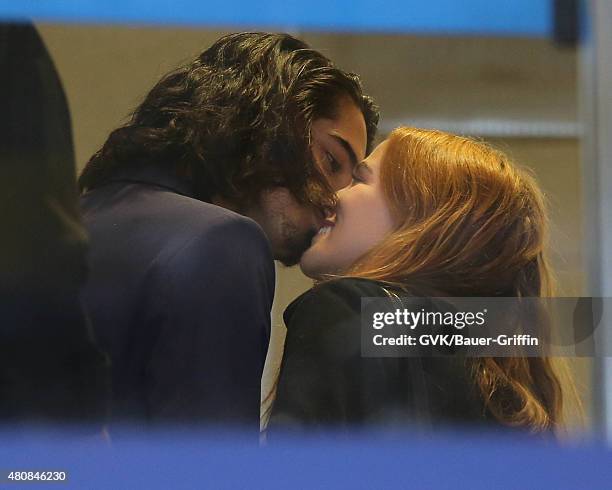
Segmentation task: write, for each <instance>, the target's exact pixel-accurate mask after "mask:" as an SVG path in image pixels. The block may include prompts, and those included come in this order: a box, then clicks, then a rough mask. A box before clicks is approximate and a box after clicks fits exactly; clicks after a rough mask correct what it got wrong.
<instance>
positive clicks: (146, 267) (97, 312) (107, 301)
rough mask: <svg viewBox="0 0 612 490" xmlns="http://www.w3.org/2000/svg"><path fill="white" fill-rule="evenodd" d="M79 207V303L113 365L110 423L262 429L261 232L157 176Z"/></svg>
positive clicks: (135, 173) (108, 188)
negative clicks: (82, 262)
mask: <svg viewBox="0 0 612 490" xmlns="http://www.w3.org/2000/svg"><path fill="white" fill-rule="evenodd" d="M81 205H82V212H83V218H84V222H85V225H86V227H87V230H88V232H89V235H90V241H91V243H90V254H89V265H90V279H89V282H88V284H87V286H86V288H85V291H84V296H83V299H84V301H85V305H86V306H87V308H88V311H89V314H90V316H91V319H92V323H93V327H94V330H95V333H96V336H97V338H98V341H99V343H100V345H101V347H102V348H103V349H105V350H106V352H107V353H108V354H109V356H110V359H111V364H112V382H113V419H114V420H117V419H119V420H121V421H129V420H132V421H133V420H139V421H143V420H144V421H148V422H161V421H163V422H172V423H184V422H186V423H194V422H196V423H205V424H231V425H235V424H238V425H244V424H247V425H250V426H251V427H253V428H254V429H255V428H257V429H258V428H259V411H260V397H261V394H260V390H261V375H262V371H263V366H264V361H265V358H266V353H267V349H268V343H269V339H270V310H271V307H272V300H273V297H274V281H275V273H274V262H273V258H272V254H271V251H270V246H269V243H268V241H267V239H266V236H265V235H264V233H263V231H262V229H261V228H260V227H259V225H257V224H256V223H255V222H254V221H252V220H251V219H249V218H246V217H244V216H241V215H239V214H236V213H234V212H232V211H229V210H227V209H224V208H222V207H219V206H215V205H213V204H209V203H206V202H202V201H200V200H198V199H195V198H194V197H193V190H192V187H191V185H190V183H189V182H187V181H185V180H182V179H181V178H179V177H177V176H175V175H173V173H172V171H171V170H170V169H168V170H166V169H162V168H159V167H155V166H151V167H148V168H146V167H138V168H134V169H127V170H122V171H121V173H120V174H118V175H117V176H116V177H115V178H113V179H111V180H110V181H108V182H107V183H105V184H104V185H101V186H99V187H96V188H94V189H92V190H90V191H88V192H87V193H86V194H84V196H83V197H82V198H81Z"/></svg>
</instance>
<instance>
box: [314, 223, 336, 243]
mask: <svg viewBox="0 0 612 490" xmlns="http://www.w3.org/2000/svg"><path fill="white" fill-rule="evenodd" d="M335 224H336V223H334V221H332V220H330V219H325V220H324V221H323V223H321V227H320V228H319V231H317V234H316V235H315V236H314V238H315V239H316V238H319V237H321V236H324V235H327V234H328V233H329V232H330V231H331V229H332V228H333V227H334V225H335Z"/></svg>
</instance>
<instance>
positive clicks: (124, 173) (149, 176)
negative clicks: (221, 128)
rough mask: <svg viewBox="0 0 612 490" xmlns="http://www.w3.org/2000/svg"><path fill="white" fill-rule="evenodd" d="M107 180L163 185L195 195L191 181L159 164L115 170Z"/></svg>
mask: <svg viewBox="0 0 612 490" xmlns="http://www.w3.org/2000/svg"><path fill="white" fill-rule="evenodd" d="M109 182H131V183H138V184H148V185H154V186H158V187H164V188H166V189H169V190H171V191H174V192H176V193H178V194H182V195H184V196H188V197H195V192H194V186H193V183H192V182H191V181H190V180H188V179H187V178H185V177H182V176H179V175H177V174H176V172H175V170H174V168H172V167H170V168H165V167H162V166H161V165H139V166H134V167H126V168H122V169H120V170H117V172H115V174H114V175H113V176H112V177H111V178H110V179H109Z"/></svg>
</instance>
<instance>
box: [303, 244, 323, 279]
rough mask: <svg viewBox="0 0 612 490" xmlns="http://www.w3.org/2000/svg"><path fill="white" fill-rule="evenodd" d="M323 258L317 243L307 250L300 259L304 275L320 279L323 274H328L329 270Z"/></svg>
mask: <svg viewBox="0 0 612 490" xmlns="http://www.w3.org/2000/svg"><path fill="white" fill-rule="evenodd" d="M322 258H323V257H321V254H320V253H319V251H318V250H317V246H316V244H313V245H312V246H311V247H310V248H309V249H308V250H306V252H304V255H302V258H301V259H300V269H301V270H302V272H303V273H304V275H306V276H308V277H310V278H312V279H319V278H320V277H321V276H322V275H324V274H327V273H328V271H327V270H325V269H326V267H325V264H324V261H323V260H322Z"/></svg>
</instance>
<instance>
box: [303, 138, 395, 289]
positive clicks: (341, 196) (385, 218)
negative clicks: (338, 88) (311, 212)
mask: <svg viewBox="0 0 612 490" xmlns="http://www.w3.org/2000/svg"><path fill="white" fill-rule="evenodd" d="M386 144H387V142H386V141H384V142H382V143H381V144H380V145H378V147H377V148H376V149H375V150H374V151H373V152H372V154H371V155H370V156H369V157H368V158H366V159H365V160H364V161H363V162H361V163H359V164H357V166H356V167H355V170H354V180H353V183H352V184H351V185H350V186H349V187H347V188H345V189H343V190H341V191H339V192H338V205H337V207H336V209H335V215H334V216H331V217H329V218H328V219H327V220H326V221H325V223H324V224H323V226H322V227H321V228H320V229H319V232H318V233H317V235H315V237H314V238H313V240H312V245H311V246H310V248H309V249H308V250H306V252H305V253H304V255H303V256H302V260H301V261H300V267H301V268H302V271H303V272H304V274H306V275H307V276H310V277H318V276H320V275H322V274H334V273H341V272H342V271H344V270H346V269H347V268H348V267H349V266H351V265H352V264H353V263H354V262H355V261H356V260H357V259H358V258H359V257H361V256H362V255H363V254H364V253H366V252H367V251H368V250H370V249H371V248H373V247H374V246H375V245H377V244H379V243H380V242H381V241H382V240H383V239H384V238H385V237H386V236H387V235H388V234H389V233H390V232H391V231H392V230H393V221H392V219H391V213H390V212H389V208H388V205H387V202H386V200H385V198H384V195H383V192H382V188H381V185H380V180H379V172H380V164H381V162H382V159H383V156H384V152H385V147H386Z"/></svg>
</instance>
